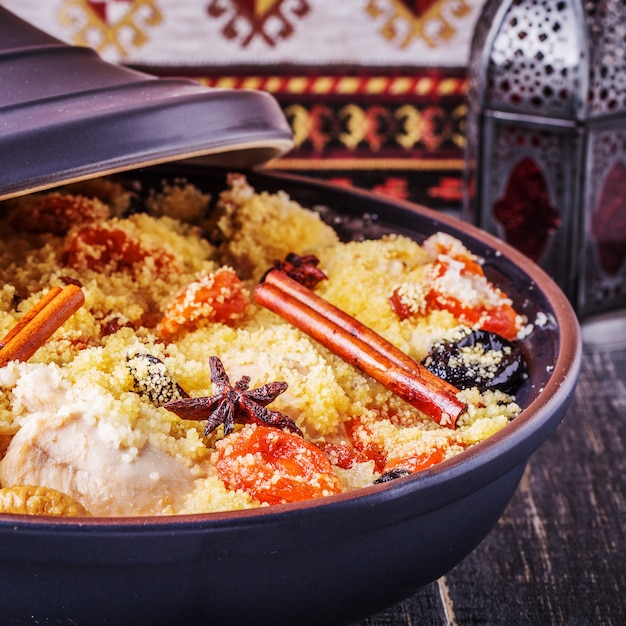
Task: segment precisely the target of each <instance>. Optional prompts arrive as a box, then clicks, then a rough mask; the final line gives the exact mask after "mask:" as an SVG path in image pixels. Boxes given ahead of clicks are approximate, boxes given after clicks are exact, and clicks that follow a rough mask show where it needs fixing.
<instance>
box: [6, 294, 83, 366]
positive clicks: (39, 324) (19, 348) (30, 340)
mask: <svg viewBox="0 0 626 626" xmlns="http://www.w3.org/2000/svg"><path fill="white" fill-rule="evenodd" d="M84 302H85V295H84V294H83V291H82V289H81V288H80V287H78V286H76V285H67V287H64V288H63V289H61V288H60V287H53V288H51V289H50V291H49V292H48V293H47V294H46V295H45V296H44V297H43V298H41V300H39V302H37V304H35V305H34V306H33V307H32V308H31V309H29V310H28V311H27V312H26V313H25V314H24V316H23V317H22V319H21V320H20V321H19V322H18V323H17V324H16V325H15V326H14V327H13V328H12V329H11V330H10V331H9V332H8V334H7V335H6V336H5V337H4V338H3V340H2V342H0V367H4V366H5V365H6V364H7V363H9V361H27V360H28V359H30V357H31V356H33V354H35V352H37V350H38V349H39V348H40V347H41V346H42V345H43V344H44V343H45V342H46V341H47V340H48V339H49V338H50V337H51V336H52V335H53V334H54V332H55V331H56V330H57V329H58V328H60V327H61V326H62V325H63V324H64V323H65V322H66V321H67V320H68V319H69V318H70V317H71V316H72V315H73V314H74V313H76V311H78V309H80V307H81V306H82V305H83V304H84Z"/></svg>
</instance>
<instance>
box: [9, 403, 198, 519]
mask: <svg viewBox="0 0 626 626" xmlns="http://www.w3.org/2000/svg"><path fill="white" fill-rule="evenodd" d="M0 484H1V485H2V487H11V486H14V485H40V486H46V487H49V488H52V489H57V490H58V491H61V492H62V493H65V494H67V495H68V496H70V497H71V498H73V499H74V500H76V501H77V502H79V503H80V504H82V505H83V506H84V507H85V508H86V509H87V510H88V511H89V512H90V513H92V514H93V515H98V516H121V515H161V514H168V513H174V512H176V511H177V510H178V509H179V508H180V507H181V506H182V504H183V501H184V497H185V495H186V494H188V493H189V492H190V491H191V490H192V489H193V486H194V476H193V474H192V472H191V470H190V469H189V468H188V467H187V466H185V465H183V464H182V463H180V462H179V461H178V460H177V459H175V458H174V457H173V456H171V455H169V454H167V453H165V452H163V451H161V450H158V449H157V448H155V447H154V446H152V445H150V444H148V443H147V444H145V445H144V446H143V447H142V448H140V449H139V450H128V449H125V448H122V447H119V446H117V445H115V444H113V443H112V442H110V441H107V440H105V439H104V438H103V437H102V435H101V432H100V431H99V429H98V425H97V422H96V420H94V419H93V418H92V417H86V416H85V415H84V413H83V412H81V411H80V405H75V406H74V407H67V409H64V410H60V411H59V412H57V413H55V414H50V413H45V412H42V413H36V414H33V415H31V416H30V417H29V418H28V419H27V420H25V422H24V424H23V426H22V428H21V429H20V431H19V432H18V433H17V434H16V435H15V436H14V437H13V440H12V441H11V443H10V445H9V447H8V449H7V452H6V455H5V457H4V458H3V459H2V461H0Z"/></svg>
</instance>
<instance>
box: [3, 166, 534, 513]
mask: <svg viewBox="0 0 626 626" xmlns="http://www.w3.org/2000/svg"><path fill="white" fill-rule="evenodd" d="M0 216H2V217H1V225H0V232H1V235H0V277H1V283H0V284H1V287H0V337H4V336H6V335H7V334H8V333H9V331H10V330H11V329H12V328H14V327H15V325H16V324H17V323H18V322H19V320H20V319H21V318H22V317H23V316H24V313H25V312H26V311H28V310H29V309H30V308H31V307H32V306H33V305H35V303H36V302H38V301H39V300H40V299H41V298H42V297H43V296H44V295H45V294H46V293H47V292H48V291H49V290H50V289H51V288H53V287H58V286H61V287H63V286H66V285H77V286H79V287H80V289H81V291H82V293H83V294H84V298H85V303H84V305H83V306H82V307H80V308H79V309H78V310H77V311H76V312H75V313H74V314H73V315H71V317H70V318H69V319H68V320H67V321H66V322H65V323H64V324H63V325H62V326H61V327H60V328H59V329H58V330H57V331H56V332H55V333H54V334H53V335H52V337H50V339H49V340H48V341H46V342H45V343H44V345H42V346H41V347H39V348H38V350H37V351H36V352H35V353H34V355H33V356H32V357H31V358H30V359H28V360H27V361H19V360H11V361H9V362H8V363H7V364H6V365H5V366H4V367H2V368H0V459H1V460H0V511H5V512H7V511H8V512H11V511H12V510H13V511H14V512H25V511H27V512H31V513H33V512H34V513H40V514H62V515H95V516H128V515H175V514H188V513H201V512H212V511H224V510H234V509H248V508H254V507H259V506H268V505H273V504H279V503H286V502H293V501H299V500H303V499H309V498H317V497H324V496H328V495H332V494H337V493H341V492H345V491H351V490H354V489H359V488H361V487H364V486H367V485H371V484H372V483H374V482H381V481H386V480H391V479H393V478H395V477H397V476H402V475H405V474H407V473H411V472H417V471H421V470H423V469H425V468H427V467H429V466H431V465H432V464H434V463H437V462H440V461H442V460H444V459H446V458H449V457H451V456H453V455H456V454H458V453H459V452H461V451H463V450H465V449H466V448H468V447H469V446H473V445H474V444H476V443H477V442H480V441H482V440H483V439H485V438H486V437H489V436H490V435H491V434H493V433H495V432H496V431H498V430H500V429H501V428H503V427H504V426H505V425H506V424H507V423H508V422H509V421H510V420H512V419H514V418H515V417H516V416H517V415H518V414H519V412H520V407H519V406H518V405H517V404H516V402H515V396H514V393H515V388H514V386H511V385H507V386H500V385H489V384H481V382H485V381H489V380H492V379H494V378H495V379H497V378H498V376H499V375H500V374H501V373H502V368H501V367H500V363H505V362H506V359H507V358H508V357H509V356H511V351H512V350H514V349H515V340H516V338H517V337H518V336H521V334H522V333H525V332H529V329H528V326H527V321H526V320H525V319H523V318H522V317H521V316H520V315H518V314H517V312H516V311H515V310H514V309H513V307H512V303H511V302H510V300H509V299H508V298H507V296H506V294H504V293H502V292H501V291H500V290H499V289H498V288H497V287H496V286H494V285H492V284H490V283H489V281H488V280H487V279H486V278H485V276H484V274H483V272H482V269H481V265H480V263H481V260H480V259H479V258H476V257H475V256H474V255H473V254H471V253H470V252H469V251H468V250H466V249H465V248H464V246H463V245H462V244H461V242H459V241H457V240H456V239H453V238H452V237H450V236H448V235H445V234H438V235H434V236H432V237H430V238H429V239H428V240H427V241H425V242H424V243H423V244H422V245H419V244H418V243H416V242H415V241H413V240H412V239H410V238H408V237H405V236H402V235H388V236H385V237H382V238H381V239H377V240H365V241H352V242H348V243H342V242H340V241H339V239H338V236H337V234H336V232H335V231H334V230H333V228H332V227H331V226H329V225H328V224H326V223H325V222H324V221H323V220H322V219H321V218H320V216H319V214H318V213H317V212H315V211H313V210H310V209H307V208H304V207H302V206H300V205H299V204H297V203H296V202H294V201H293V200H291V199H290V198H289V197H288V196H287V195H286V194H285V193H276V194H270V193H267V192H257V191H255V190H254V189H253V188H252V187H251V186H250V185H249V183H248V182H247V180H246V178H245V177H244V176H242V175H232V176H230V178H229V186H228V188H227V189H225V190H224V191H223V192H222V193H221V194H220V195H219V197H218V198H214V199H210V198H209V197H208V196H207V195H205V194H204V193H202V192H201V191H200V190H199V189H198V188H196V187H195V186H194V185H193V184H191V183H189V182H187V181H184V180H175V181H169V182H164V183H163V185H162V188H160V189H158V190H154V191H153V192H152V193H150V194H147V196H146V197H144V198H142V199H141V201H139V200H138V198H137V194H136V193H135V191H134V190H133V188H132V187H129V186H127V185H123V184H121V183H120V182H116V181H115V180H113V179H101V180H97V181H91V182H86V183H81V184H76V185H74V186H69V187H66V188H63V189H59V190H56V191H51V192H45V193H40V194H35V195H32V196H28V197H24V198H19V199H16V200H11V201H7V202H5V203H4V205H3V206H2V209H1V211H0ZM278 225H280V226H279V227H278ZM286 259H291V262H287V261H286ZM307 260H308V261H309V262H308V263H305V262H306V261H307ZM302 261H304V262H303V263H302V265H306V266H307V271H308V270H310V271H312V272H313V273H314V274H315V276H316V279H315V281H314V282H313V283H312V284H311V285H309V286H307V287H306V288H307V289H310V290H311V291H314V292H315V295H316V296H319V297H320V298H322V299H323V300H324V302H328V303H332V304H333V305H334V306H335V307H337V308H338V309H339V310H341V311H342V312H343V313H345V315H347V316H351V317H352V318H354V319H356V320H358V321H359V322H360V323H362V324H364V325H366V326H367V327H368V328H371V329H373V330H374V331H376V333H378V334H379V335H380V336H382V337H384V338H385V339H386V340H387V341H388V342H389V343H391V344H393V346H395V347H396V348H398V349H399V350H400V351H401V352H402V353H404V354H405V355H408V356H409V357H411V359H412V360H413V361H415V362H417V363H422V362H423V363H424V365H425V367H429V362H430V363H434V362H435V361H437V362H439V365H436V366H435V367H432V368H431V369H433V371H435V372H436V373H437V374H438V375H439V376H442V377H445V376H446V374H445V366H444V367H443V369H442V367H441V363H440V361H441V359H439V360H438V357H437V354H439V355H441V353H442V351H443V352H446V353H447V352H450V351H451V350H452V348H453V347H455V346H456V352H455V356H454V366H453V367H452V370H456V371H457V373H458V370H459V369H461V370H462V371H463V373H464V375H463V377H462V383H460V382H459V380H460V379H458V378H455V379H454V380H451V381H450V382H451V383H453V384H455V385H458V386H459V390H458V393H457V394H456V396H455V397H456V399H457V401H458V403H459V404H460V405H462V406H463V411H462V412H460V414H459V415H458V419H457V418H455V420H454V423H446V422H445V419H444V420H443V421H442V420H441V419H439V420H438V419H434V418H433V415H429V414H428V412H425V411H424V410H421V409H420V408H419V405H417V406H416V405H414V404H411V403H410V402H408V401H406V399H405V398H403V397H401V396H400V395H398V394H397V393H396V392H394V391H392V390H390V389H388V388H387V386H386V385H385V384H383V382H380V381H379V380H377V379H376V378H375V377H372V376H370V375H368V374H367V373H365V371H367V370H365V371H364V370H363V369H362V368H360V367H356V366H355V365H358V363H356V364H355V363H354V362H350V360H349V359H348V360H346V359H345V358H343V357H342V356H341V355H339V354H337V353H336V352H335V351H334V350H333V349H331V348H329V346H328V345H325V344H324V342H321V343H320V341H318V340H316V339H314V338H312V337H311V336H310V334H309V333H307V332H305V331H304V330H302V329H301V328H300V327H298V325H297V324H294V323H291V322H290V321H287V320H286V319H283V317H281V315H280V314H276V312H273V311H271V310H269V309H268V308H267V307H266V306H263V305H261V304H259V302H257V299H255V295H254V294H255V289H256V288H257V286H258V285H259V284H260V283H262V282H263V281H264V279H265V277H266V276H267V274H268V271H269V270H271V269H272V268H274V269H275V270H276V269H278V270H280V271H282V270H285V268H291V269H293V266H294V264H295V265H296V266H299V265H300V262H302ZM313 268H314V269H313ZM295 274H297V272H295ZM478 330H479V331H480V332H481V333H484V334H483V335H480V334H478V335H477V334H476V332H477V331H478ZM475 337H478V338H479V340H472V341H468V338H475ZM485 337H487V338H488V339H484V340H483V338H485ZM494 337H495V338H496V344H497V345H494V344H493V343H490V341H491V340H493V338H494ZM1 354H2V350H1V348H0V355H1ZM511 362H514V363H516V365H514V367H515V368H517V370H518V371H517V375H518V376H520V377H522V378H523V375H524V372H523V364H522V365H520V364H519V362H518V361H515V359H511ZM437 367H438V368H439V369H437ZM503 367H504V369H505V370H506V368H510V367H511V363H508V364H506V363H505V365H504V366H503ZM507 371H508V370H507ZM473 381H474V382H473ZM455 392H456V389H455ZM258 407H261V408H258ZM29 498H30V503H31V504H29ZM33 498H34V500H33ZM6 502H9V505H3V503H6ZM33 502H34V503H35V504H32V503H33ZM50 502H52V503H53V504H52V505H51V504H50ZM16 503H17V504H16ZM3 506H4V508H2V507H3ZM12 507H13V508H12Z"/></svg>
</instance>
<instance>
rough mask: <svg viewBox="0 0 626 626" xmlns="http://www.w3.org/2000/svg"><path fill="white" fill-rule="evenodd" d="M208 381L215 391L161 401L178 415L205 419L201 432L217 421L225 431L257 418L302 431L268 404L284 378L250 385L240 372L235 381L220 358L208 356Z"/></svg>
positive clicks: (208, 430) (283, 387) (284, 385)
mask: <svg viewBox="0 0 626 626" xmlns="http://www.w3.org/2000/svg"><path fill="white" fill-rule="evenodd" d="M209 365H210V367H211V382H212V383H213V384H214V385H215V386H216V387H217V390H218V393H217V394H215V395H213V396H208V397H201V398H180V399H177V400H171V401H170V402H167V403H166V404H164V405H163V407H164V408H166V409H167V410H168V411H171V412H172V413H175V414H176V415H178V417H181V418H183V419H188V420H204V419H206V420H207V424H206V427H205V429H204V434H205V435H208V434H209V433H211V432H213V431H214V430H215V429H216V428H217V427H218V426H219V425H220V424H223V425H224V435H228V434H230V433H232V432H233V430H234V428H235V422H237V423H244V424H245V423H249V422H260V423H263V424H267V425H269V426H275V427H276V428H284V429H287V430H290V431H291V432H294V433H297V434H299V435H302V432H301V431H300V429H299V428H298V427H297V426H296V424H295V422H294V421H293V420H292V419H291V418H290V417H288V416H287V415H284V414H283V413H281V412H280V411H273V410H271V409H268V408H267V405H268V404H270V403H271V402H273V401H274V400H276V398H277V397H278V396H279V395H280V394H281V393H283V391H285V390H286V389H287V387H288V385H287V383H285V382H274V383H268V384H266V385H262V386H261V387H257V388H256V389H249V388H248V386H249V384H250V377H249V376H242V377H241V378H240V379H239V380H238V381H237V382H236V383H235V384H234V385H231V383H230V379H229V377H228V375H227V374H226V371H225V370H224V365H223V363H222V361H221V360H220V359H219V358H218V357H216V356H212V357H210V358H209Z"/></svg>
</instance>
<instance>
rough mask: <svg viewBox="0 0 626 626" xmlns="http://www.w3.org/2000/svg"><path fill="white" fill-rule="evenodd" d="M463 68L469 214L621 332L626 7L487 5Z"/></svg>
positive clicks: (560, 2)
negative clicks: (466, 73) (466, 67)
mask: <svg viewBox="0 0 626 626" xmlns="http://www.w3.org/2000/svg"><path fill="white" fill-rule="evenodd" d="M468 71H469V94H468V107H469V110H468V120H467V124H468V127H467V154H466V157H467V158H466V163H467V165H466V198H465V203H464V214H465V217H466V218H467V219H468V220H470V221H473V222H475V223H477V224H478V225H479V226H480V227H482V228H483V229H485V230H488V231H490V232H492V233H495V234H496V235H498V236H499V237H501V238H503V239H505V240H506V241H508V242H509V243H511V244H512V245H513V246H515V247H516V248H518V249H519V250H521V251H522V252H524V253H525V254H526V255H528V256H529V257H530V258H532V259H533V260H534V261H536V262H537V263H539V264H540V265H542V266H543V268H544V269H546V270H547V271H548V273H549V274H551V275H552V276H553V278H554V279H555V280H556V282H557V283H558V284H559V285H560V286H561V288H562V289H563V290H564V291H565V293H566V294H567V295H568V297H569V299H570V301H571V302H572V304H573V306H574V308H575V309H576V312H577V313H578V315H579V318H590V317H595V316H596V315H599V314H603V316H606V315H607V312H608V311H611V312H612V313H611V316H613V317H616V316H617V317H619V319H620V320H621V321H620V324H621V327H622V328H623V329H624V332H626V317H623V316H622V317H620V316H621V310H622V309H624V312H626V2H625V1H624V0H594V1H593V2H586V1H584V0H487V2H486V4H485V6H484V8H483V11H482V14H481V16H480V17H479V20H478V22H477V26H476V30H475V32H474V38H473V41H472V48H471V52H470V61H469V70H468ZM613 312H614V313H613Z"/></svg>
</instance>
